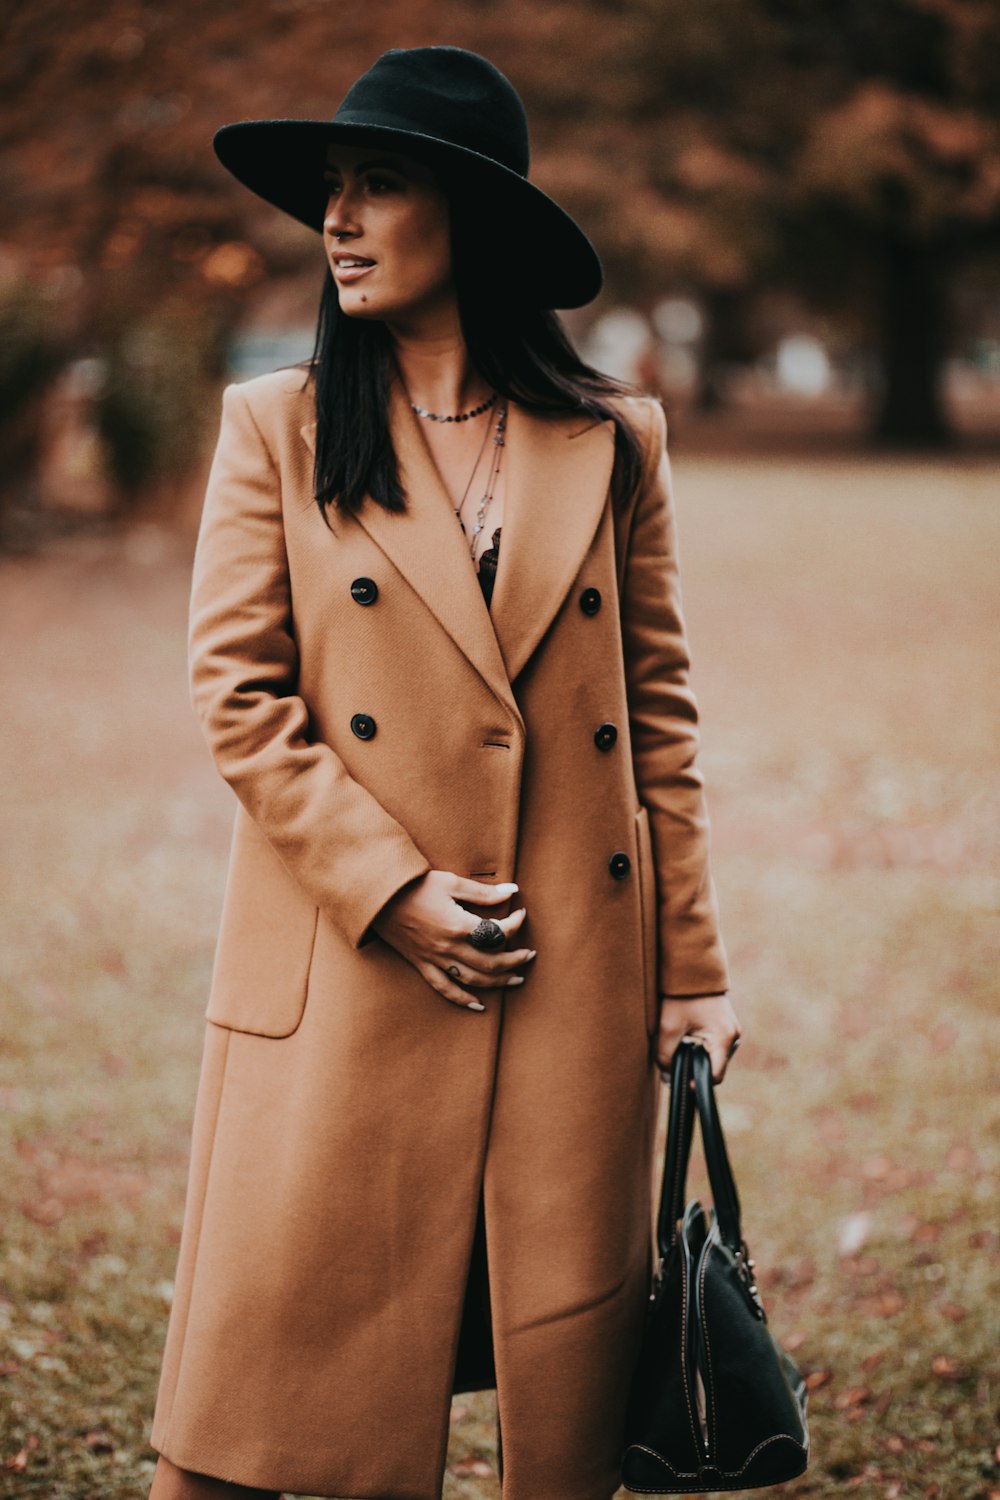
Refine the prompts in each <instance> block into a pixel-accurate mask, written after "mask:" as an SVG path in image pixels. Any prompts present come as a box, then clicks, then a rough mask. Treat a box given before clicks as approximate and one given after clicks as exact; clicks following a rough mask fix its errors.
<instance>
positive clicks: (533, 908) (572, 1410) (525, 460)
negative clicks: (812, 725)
mask: <svg viewBox="0 0 1000 1500" xmlns="http://www.w3.org/2000/svg"><path fill="white" fill-rule="evenodd" d="M302 385H303V372H302V371H301V370H298V369H296V370H284V371H278V372H276V373H274V374H269V375H265V376H261V377H259V378H257V379H253V380H250V381H247V382H246V383H244V384H240V385H231V386H229V387H228V388H227V389H226V391H225V393H224V397H223V409H222V424H221V432H220V435H219V440H218V447H217V450H216V453H215V458H214V461H213V465H212V469H211V473H210V477H209V481H208V488H207V496H206V501H205V509H204V516H203V520H202V525H201V531H200V535H199V540H198V547H197V553H196V559H195V565H194V579H193V591H192V601H191V616H190V661H191V678H192V694H193V701H194V704H195V708H196V711H197V714H198V717H199V720H200V722H201V725H202V727H203V730H204V732H205V735H206V737H207V739H208V743H209V746H210V748H211V752H212V754H213V756H214V758H215V761H216V763H217V765H218V768H219V770H220V772H221V773H222V775H223V776H224V777H225V779H226V781H227V782H228V783H229V784H230V786H231V787H232V788H233V790H234V792H235V793H236V797H237V799H238V803H237V806H236V809H235V825H234V829H233V840H232V853H231V860H230V868H229V877H228V884H227V887H226V894H225V903H224V911H223V917H222V923H221V930H220V933H219V940H218V946H217V950H216V958H215V968H214V973H213V978H212V985H211V996H210V1001H209V1006H208V1023H209V1024H208V1026H207V1028H206V1042H205V1053H204V1061H203V1066H202V1073H201V1082H200V1087H199V1092H198V1099H197V1106H196V1113H195V1123H194V1140H193V1150H192V1160H191V1170H190V1179H189V1186H188V1199H187V1207H186V1212H185V1220H184V1228H183V1234H182V1241H181V1247H180V1252H179V1265H178V1270H177V1278H176V1289H175V1297H174V1303H173V1308H172V1311H171V1317H170V1323H169V1329H168V1334H167V1342H166V1349H165V1352H164V1358H163V1368H162V1375H161V1381H160V1389H159V1396H158V1400H157V1406H156V1412H155V1418H154V1424H153V1432H152V1442H153V1446H154V1447H155V1448H156V1449H157V1450H158V1451H159V1452H161V1453H163V1454H164V1455H165V1456H166V1457H168V1458H169V1459H171V1460H172V1461H173V1462H174V1463H175V1464H179V1465H181V1466H183V1467H185V1468H189V1469H194V1470H198V1471H201V1472H204V1473H207V1474H212V1475H216V1476H219V1477H222V1478H225V1479H231V1480H236V1481H239V1482H241V1483H243V1484H248V1485H253V1486H257V1487H261V1488H274V1489H278V1490H284V1491H286V1492H291V1493H299V1494H319V1495H333V1496H340V1497H352V1500H353V1497H379V1500H436V1497H438V1496H439V1495H440V1492H441V1484H442V1477H443V1470H444V1462H445V1450H446V1444H447V1439H448V1426H449V1405H450V1398H451V1394H452V1391H453V1389H454V1388H455V1386H456V1384H459V1383H460V1382H458V1381H457V1380H456V1376H455V1362H456V1351H457V1349H458V1343H459V1334H460V1330H461V1329H462V1327H463V1326H464V1325H463V1320H462V1312H463V1292H464V1289H465V1286H466V1281H467V1273H468V1268H469V1265H470V1251H471V1247H472V1244H473V1236H474V1231H475V1229H476V1225H477V1209H479V1207H480V1194H481V1195H482V1196H481V1203H482V1213H483V1214H484V1216H485V1238H486V1250H487V1254H488V1265H489V1291H490V1296H491V1299H492V1314H491V1317H492V1338H493V1359H494V1362H495V1363H494V1365H493V1368H495V1383H496V1387H497V1395H498V1403H499V1416H500V1421H501V1427H502V1434H503V1459H504V1477H503V1493H504V1496H505V1500H608V1497H609V1496H610V1495H611V1494H612V1493H613V1491H614V1490H615V1488H616V1487H617V1484H618V1461H619V1455H620V1437H621V1426H622V1420H623V1408H624V1402H625V1395H626V1388H627V1382H628V1377H629V1373H630V1369H631V1364H632V1360H633V1358H634V1355H635V1351H636V1346H637V1340H638V1337H639V1333H640V1328H641V1321H642V1316H643V1311H644V1305H645V1298H646V1294H647V1280H648V1275H649V1267H650V1233H649V1226H650V1200H651V1154H652V1143H653V1137H654V1125H655V1118H654V1117H655V1108H656V1097H657V1086H658V1080H659V1075H658V1073H657V1070H656V1068H655V1066H654V1051H653V1046H652V1038H653V1036H654V1033H655V1027H656V1022H657V1015H658V995H659V994H661V993H662V994H665V995H669V996H676V995H689V994H707V993H718V992H721V991H724V990H726V988H727V987H728V977H727V972H726V959H725V954H724V950H723V947H722V943H721V939H720V935H719V922H718V913H717V906H716V899H715V894H714V890H713V885H712V880H711V876H710V873H709V859H708V843H709V829H708V822H707V818H706V810H705V802H704V790H703V784H702V776H701V773H700V771H699V770H698V769H697V767H696V763H695V761H696V750H697V746H698V727H697V707H696V702H695V698H694V696H693V694H692V691H691V688H690V686H689V683H688V667H689V659H688V648H687V643H686V637H685V629H684V622H683V616H682V612H681V598H680V590H679V585H678V569H677V547H676V537H675V526H674V516H673V509H672V501H671V491H670V471H669V461H668V458H667V454H666V422H665V419H664V415H663V410H662V407H661V406H660V404H659V403H658V402H656V401H654V400H652V399H649V398H645V397H627V398H625V397H623V398H616V399H619V400H620V401H621V402H622V409H623V410H624V411H625V413H626V414H627V416H628V417H629V418H630V419H631V421H632V423H633V425H634V427H635V429H636V432H637V435H638V437H639V438H640V441H641V443H642V445H643V450H644V454H645V462H644V467H643V474H642V480H641V483H640V484H639V486H638V489H637V491H636V494H635V495H634V496H633V498H632V500H631V501H630V503H629V504H628V506H627V507H626V508H624V509H621V510H619V509H618V508H617V507H614V508H613V507H612V502H611V496H610V490H609V484H610V479H611V469H612V458H613V442H612V429H611V425H610V424H608V423H593V422H589V421H588V420H586V419H581V418H574V419H567V418H564V417H561V418H553V417H542V416H538V415H533V414H530V413H529V412H527V411H526V410H525V409H523V408H522V407H519V406H517V405H515V404H513V403H512V405H511V409H510V415H509V420H508V429H507V434H508V441H507V446H506V449H505V467H506V476H507V478H506V498H505V512H504V521H503V535H502V541H501V547H500V563H499V570H498V573H497V579H496V586H495V592H494V595H493V600H492V610H491V611H490V610H487V607H486V604H485V601H484V599H483V597H482V593H481V591H480V587H479V584H478V581H477V579H476V577H475V572H474V569H473V567H472V565H471V563H470V559H469V555H468V550H467V547H466V544H465V543H464V541H463V537H462V533H461V531H460V529H459V527H458V526H457V524H456V522H455V518H454V515H453V512H452V509H451V506H450V503H449V501H448V497H447V495H446V493H445V491H444V490H443V488H442V485H441V481H440V478H439V476H438V473H437V470H436V468H435V466H434V463H433V461H432V459H431V456H430V452H429V449H428V448H427V445H426V443H425V442H424V438H423V433H422V432H421V431H420V426H419V419H418V418H416V417H415V416H414V415H413V414H412V412H411V411H410V409H409V405H408V403H407V401H406V400H405V397H404V396H403V395H402V394H401V392H400V388H399V387H398V386H396V387H395V388H394V391H393V397H392V404H391V413H390V417H391V430H392V435H393V441H394V444H395V447H396V452H397V454H398V456H399V461H400V469H401V477H402V481H403V484H404V488H405V490H406V493H407V497H408V498H407V505H408V509H407V512H406V514H402V515H398V514H397V515H394V514H390V513H388V512H386V511H385V510H383V509H382V508H381V507H379V506H378V505H376V504H375V503H374V502H372V501H370V500H368V501H366V502H365V505H364V507H363V508H362V510H361V512H360V514H359V515H357V516H356V517H346V516H341V515H338V514H336V513H335V512H331V513H330V523H331V528H332V529H328V528H327V526H326V525H325V524H324V522H323V519H322V517H321V515H320V512H319V509H318V507H317V506H316V504H315V503H314V501H313V499H312V497H311V472H312V456H313V433H314V423H313V420H312V402H313V397H312V393H311V390H310V391H309V392H303V391H302V389H301V387H302ZM608 725H612V726H614V730H615V731H616V734H612V733H610V732H609V731H608V729H607V727H606V726H608ZM601 726H605V727H604V730H603V733H602V734H601V735H597V731H598V729H599V728H601ZM595 736H596V738H595ZM609 741H611V743H609ZM432 868H435V869H445V870H451V871H455V872H457V873H459V874H461V875H464V876H471V877H473V878H475V879H477V880H481V881H484V882H489V883H494V882H502V881H508V880H516V881H517V882H518V883H519V886H520V891H521V896H522V898H523V904H524V905H525V906H526V908H527V919H526V921H525V923H524V925H523V927H522V929H521V934H520V935H519V936H518V938H517V943H518V945H519V946H520V945H521V944H522V941H523V942H524V943H525V944H527V945H530V946H532V947H534V948H536V949H537V950H538V956H537V958H536V959H535V960H533V962H532V964H531V965H529V966H527V967H526V969H525V971H524V972H525V973H526V976H527V977H526V980H525V983H524V984H523V985H522V986H520V987H519V988H517V989H516V990H512V991H510V992H509V993H507V992H504V991H503V990H499V989H497V990H489V991H478V992H477V995H478V997H479V998H480V999H482V1000H483V1001H484V1002H485V1005H486V1009H485V1011H484V1012H483V1013H477V1012H472V1011H466V1010H464V1009H462V1008H459V1007H457V1006H455V1005H453V1004H450V1003H448V1002H447V1001H445V1000H444V999H442V998H441V997H440V996H439V995H438V994H436V992H434V991H433V990H432V989H431V988H430V987H429V986H428V985H427V984H426V982H425V981H424V980H423V979H422V978H421V977H420V975H419V974H418V973H417V972H416V970H415V969H413V968H412V967H411V966H410V965H409V964H408V963H407V962H406V961H405V960H404V959H403V958H402V957H401V955H400V954H399V953H397V952H396V950H395V949H394V948H392V947H391V946H390V945H389V944H387V943H385V942H384V941H383V940H382V939H381V938H380V937H378V936H377V935H376V934H374V933H373V932H372V931H371V930H370V923H371V922H372V919H373V918H374V917H375V916H376V915H377V913H378V912H379V910H380V908H381V907H382V906H383V905H384V903H385V902H386V901H387V900H388V899H389V898H390V897H391V896H392V895H393V894H394V893H395V892H396V891H397V890H399V889H400V888H401V887H402V886H403V885H404V884H406V883H407V882H408V881H410V880H412V879H413V878H414V877H416V876H419V875H421V874H422V873H423V872H425V871H427V870H429V869H432ZM521 904H522V901H519V900H518V898H517V897H515V898H512V900H508V901H507V902H505V903H504V904H503V905H501V906H500V907H498V908H493V909H490V908H487V907H485V906H481V907H476V906H470V907H469V909H470V911H473V912H476V913H478V914H479V915H487V914H489V913H490V911H491V910H492V913H493V914H495V915H502V914H504V913H505V912H508V911H510V910H513V909H514V906H515V905H521ZM481 1222H482V1221H480V1223H481ZM491 1383H492V1381H491Z"/></svg>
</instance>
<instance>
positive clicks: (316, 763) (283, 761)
mask: <svg viewBox="0 0 1000 1500" xmlns="http://www.w3.org/2000/svg"><path fill="white" fill-rule="evenodd" d="M188 645H189V666H190V681H191V697H192V703H193V705H194V708H195V712H196V714H197V716H198V719H199V721H200V723H201V727H202V730H203V732H204V734H205V737H206V739H207V741H208V744H209V747H210V749H211V751H212V755H213V757H214V760H215V763H216V765H217V767H218V769H219V771H220V772H221V774H222V776H223V777H224V778H225V780H226V781H227V782H228V783H229V785H230V786H231V787H232V788H233V790H234V792H235V793H236V795H237V796H238V797H239V799H240V801H241V802H242V804H243V806H244V807H245V808H246V810H247V812H248V813H249V814H250V816H251V817H252V818H253V820H254V822H255V823H256V824H257V826H258V827H259V828H260V830H261V832H262V833H263V834H264V836H265V837H266V838H267V839H268V841H269V842H270V843H271V845H272V846H273V848H274V849H275V851H276V852H277V854H278V856H279V857H280V858H281V860H282V861H283V863H284V864H285V865H286V867H287V868H288V870H289V871H290V872H291V874H292V875H293V876H294V877H295V878H296V879H297V880H298V881H299V883H300V884H301V885H302V886H303V888H304V889H305V890H306V891H307V892H308V894H309V896H310V897H311V899H312V900H313V901H314V902H315V903H316V905H317V906H318V907H319V908H320V910H321V911H323V912H324V913H325V914H326V915H327V916H328V917H329V918H330V919H331V920H332V921H333V922H334V923H335V925H336V926H337V927H339V929H340V930H341V932H342V933H343V934H344V935H345V937H346V938H347V939H348V941H349V942H350V943H351V944H352V946H354V947H356V948H358V947H361V946H362V944H363V943H365V942H367V941H368V940H369V939H370V938H371V937H372V936H374V934H373V933H372V932H370V931H369V930H368V928H369V924H370V922H371V921H372V919H373V918H374V917H375V916H377V914H378V912H379V911H380V910H381V908H382V907H383V906H384V905H385V903H386V902H387V901H388V900H389V899H390V898H391V897H392V896H393V895H394V894H395V893H396V892H397V891H398V890H400V889H402V887H403V886H404V885H406V884H408V883H409V882H410V881H411V880H413V879H415V878H417V877H418V876H420V875H422V874H424V873H425V872H426V871H427V870H429V869H430V868H431V866H430V864H429V862H428V861H427V859H425V857H424V856H423V854H422V853H421V852H420V850H419V849H418V848H417V846H416V845H415V844H414V842H413V840H412V839H411V838H410V836H409V834H408V833H407V832H406V830H405V829H404V828H403V827H402V826H401V825H400V824H399V823H398V822H397V821H396V820H395V818H393V817H391V816H390V815H389V813H388V812H386V810H385V808H384V807H382V805H381V804H380V803H379V802H378V801H377V800H376V799H375V798H374V797H373V796H372V795H371V793H370V792H368V791H367V790H366V789H365V788H364V787H363V786H362V785H361V784H360V783H359V782H358V781H357V780H355V778H354V777H352V776H351V775H350V774H349V773H348V771H347V769H346V767H345V766H344V763H343V761H342V760H341V759H340V758H339V756H337V755H336V754H335V753H334V751H333V750H332V749H331V748H330V746H328V745H326V744H323V743H321V742H319V741H317V740H315V739H313V738H311V737H310V733H309V725H310V716H309V709H308V706H307V704H306V703H305V702H304V701H303V699H302V698H301V697H300V696H299V695H298V693H297V691H296V688H297V681H298V649H297V646H296V642H295V637H294V634H293V626H292V606H291V588H290V582H289V571H288V560H287V556H286V552H285V540H284V526H283V520H282V505H281V484H280V477H279V473H278V469H277V466H276V465H275V463H274V461H273V459H272V457H271V454H270V451H269V449H268V447H267V444H266V443H265V441H264V438H263V435H262V433H261V431H260V429H259V428H258V426H257V423H256V421H255V420H254V417H253V413H252V412H251V410H250V406H249V403H248V401H247V398H246V395H245V394H244V392H243V391H242V390H241V388H240V386H239V385H230V386H227V388H226V390H225V391H224V393H223V398H222V422H221V428H220V432H219V438H218V444H217V446H216V450H215V456H214V458H213V460H212V467H211V470H210V472H209V477H208V485H207V492H206V497H205V506H204V511H203V514H202V519H201V526H200V530H199V534H198V543H197V547H196V550H195V559H194V570H193V578H192V590H191V607H190V618H189V632H188Z"/></svg>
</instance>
